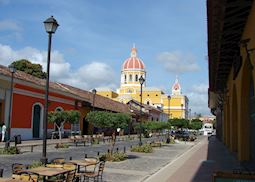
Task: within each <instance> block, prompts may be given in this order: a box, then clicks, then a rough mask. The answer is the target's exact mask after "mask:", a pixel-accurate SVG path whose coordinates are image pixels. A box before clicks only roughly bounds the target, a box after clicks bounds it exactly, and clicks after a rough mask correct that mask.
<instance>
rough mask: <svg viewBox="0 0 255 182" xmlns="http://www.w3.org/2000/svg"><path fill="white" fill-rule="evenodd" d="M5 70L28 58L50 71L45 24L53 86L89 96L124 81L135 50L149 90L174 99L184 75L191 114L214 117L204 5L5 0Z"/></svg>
mask: <svg viewBox="0 0 255 182" xmlns="http://www.w3.org/2000/svg"><path fill="white" fill-rule="evenodd" d="M0 15H1V16H0V64H3V65H8V64H10V63H11V62H12V61H13V60H16V59H22V58H27V59H29V60H31V61H32V62H36V63H40V64H42V65H43V66H45V65H46V64H45V63H46V51H47V41H48V39H47V34H46V32H45V30H44V26H43V21H44V20H45V19H47V18H48V17H49V16H51V15H53V16H54V17H55V18H56V19H57V21H58V23H59V24H60V26H59V28H58V29H57V31H56V33H55V34H54V35H53V42H52V50H53V52H52V63H51V79H52V80H54V81H59V82H65V83H68V84H71V85H74V86H77V87H81V88H84V89H92V88H95V87H111V88H113V89H116V88H117V87H118V86H119V82H120V68H121V65H122V63H123V62H124V60H125V59H126V58H128V57H129V55H130V49H131V47H132V45H133V43H135V45H136V47H137V49H138V56H139V57H140V58H141V59H142V60H143V61H144V63H145V65H146V70H147V81H146V82H147V86H153V87H159V88H161V89H163V90H164V91H165V92H166V93H170V87H171V86H172V84H173V83H174V80H175V77H176V75H178V77H179V80H180V83H181V86H182V92H183V94H186V95H187V96H188V97H189V100H190V107H191V109H192V112H193V113H194V112H197V113H203V114H208V113H209V109H207V88H208V65H207V59H206V57H207V29H206V23H207V18H206V4H205V1H204V0H196V1H190V0H182V1H178V0H171V1H170V0H158V1H154V0H128V1H124V0H123V1H120V0H90V1H89V0H75V1H71V0H65V1H64V0H55V1H50V0H37V1H34V0H22V1H15V0H0Z"/></svg>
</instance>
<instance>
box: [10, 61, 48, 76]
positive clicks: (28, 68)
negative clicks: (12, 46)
mask: <svg viewBox="0 0 255 182" xmlns="http://www.w3.org/2000/svg"><path fill="white" fill-rule="evenodd" d="M11 65H13V66H14V67H15V68H16V69H17V70H20V71H24V72H25V73H27V74H30V75H33V76H35V77H37V78H41V79H45V78H46V73H45V72H43V70H42V65H40V64H34V63H31V62H30V61H28V60H26V59H21V60H17V61H14V62H12V63H11Z"/></svg>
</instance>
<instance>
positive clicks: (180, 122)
mask: <svg viewBox="0 0 255 182" xmlns="http://www.w3.org/2000/svg"><path fill="white" fill-rule="evenodd" d="M169 123H170V125H171V126H174V127H176V128H188V126H189V120H187V119H178V118H174V119H170V120H169Z"/></svg>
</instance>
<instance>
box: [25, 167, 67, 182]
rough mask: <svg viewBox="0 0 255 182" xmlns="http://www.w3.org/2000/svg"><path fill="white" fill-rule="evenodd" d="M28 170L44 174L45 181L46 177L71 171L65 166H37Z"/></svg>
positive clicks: (40, 174)
mask: <svg viewBox="0 0 255 182" xmlns="http://www.w3.org/2000/svg"><path fill="white" fill-rule="evenodd" d="M27 171H29V172H33V173H36V174H38V175H39V176H42V177H43V181H45V178H46V177H52V176H57V175H60V174H65V173H67V172H69V171H70V170H68V169H63V168H50V167H36V168H32V169H28V170H27Z"/></svg>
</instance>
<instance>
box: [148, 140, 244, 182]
mask: <svg viewBox="0 0 255 182" xmlns="http://www.w3.org/2000/svg"><path fill="white" fill-rule="evenodd" d="M236 169H242V167H241V165H240V163H239V162H238V161H237V160H236V158H235V157H234V155H233V154H232V153H230V152H229V151H228V150H227V148H226V147H225V146H224V145H223V144H222V143H221V142H220V141H218V139H216V138H215V137H214V136H212V137H211V138H210V139H209V140H207V138H205V139H203V140H202V141H201V142H200V143H198V144H197V145H195V146H194V147H192V148H191V149H190V150H188V151H186V152H185V153H184V154H182V155H181V156H179V157H178V158H177V159H176V160H174V161H172V162H171V163H169V164H168V165H167V166H165V167H164V168H162V169H161V170H160V171H159V172H157V173H156V174H155V175H153V176H151V177H150V178H148V179H147V180H146V181H147V182H154V181H155V182H156V181H162V182H163V181H171V182H175V181H176V182H207V181H208V182H210V181H212V174H213V172H214V171H233V170H236Z"/></svg>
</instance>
